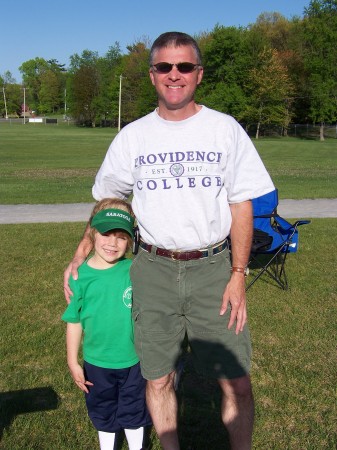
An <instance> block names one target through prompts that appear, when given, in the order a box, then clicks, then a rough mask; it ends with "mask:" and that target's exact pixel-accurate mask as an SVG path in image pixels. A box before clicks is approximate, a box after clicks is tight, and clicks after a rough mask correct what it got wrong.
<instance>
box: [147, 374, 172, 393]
mask: <svg viewBox="0 0 337 450" xmlns="http://www.w3.org/2000/svg"><path fill="white" fill-rule="evenodd" d="M173 381H174V372H171V373H169V374H168V375H164V376H163V377H160V378H157V379H156V380H147V384H146V389H147V391H148V392H151V393H152V392H153V393H156V392H158V393H160V392H163V391H167V390H170V389H173Z"/></svg>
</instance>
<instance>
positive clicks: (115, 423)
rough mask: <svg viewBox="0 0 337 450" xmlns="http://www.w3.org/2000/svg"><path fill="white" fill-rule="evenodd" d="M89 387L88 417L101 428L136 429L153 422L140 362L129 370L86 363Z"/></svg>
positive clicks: (87, 400)
mask: <svg viewBox="0 0 337 450" xmlns="http://www.w3.org/2000/svg"><path fill="white" fill-rule="evenodd" d="M84 373H85V379H86V380H89V381H91V382H92V383H93V384H94V386H88V389H89V394H85V401H86V404H87V408H88V414H89V417H90V419H91V421H92V423H93V425H94V427H95V428H96V429H97V430H99V431H106V432H107V433H116V432H117V431H120V430H122V429H124V428H129V429H137V428H140V427H144V426H147V425H151V424H152V422H151V417H150V415H149V412H148V410H147V407H146V401H145V387H146V380H144V378H143V377H142V375H141V373H140V366H139V363H138V364H136V365H134V366H132V367H128V368H126V369H104V368H102V367H97V366H94V365H92V364H89V363H87V362H84Z"/></svg>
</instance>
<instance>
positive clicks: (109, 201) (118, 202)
mask: <svg viewBox="0 0 337 450" xmlns="http://www.w3.org/2000/svg"><path fill="white" fill-rule="evenodd" d="M103 209H121V210H122V211H126V212H127V213H129V214H130V216H132V217H135V215H134V213H133V211H132V207H131V205H130V203H128V202H126V201H125V200H122V199H120V198H103V199H102V200H100V201H99V202H97V203H96V205H95V206H94V208H93V210H92V212H91V215H90V219H89V223H91V220H92V218H93V217H94V216H95V215H96V214H97V213H98V212H100V211H102V210H103ZM96 233H97V230H96V229H95V228H93V227H90V232H89V236H90V239H91V242H92V243H93V244H94V242H95V234H96ZM125 236H126V237H127V239H128V248H127V249H128V250H130V249H131V247H132V237H131V236H130V235H129V234H128V233H126V232H125Z"/></svg>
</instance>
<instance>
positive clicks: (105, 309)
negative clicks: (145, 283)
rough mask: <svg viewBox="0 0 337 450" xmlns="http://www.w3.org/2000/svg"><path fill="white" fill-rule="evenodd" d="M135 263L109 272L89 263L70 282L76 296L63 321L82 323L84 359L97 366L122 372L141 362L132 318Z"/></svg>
mask: <svg viewBox="0 0 337 450" xmlns="http://www.w3.org/2000/svg"><path fill="white" fill-rule="evenodd" d="M131 263H132V261H131V260H129V259H126V258H123V259H122V260H120V261H119V262H118V263H117V264H115V265H114V266H113V267H111V268H109V269H105V270H98V269H93V268H92V267H89V266H88V264H87V262H85V263H84V264H82V266H80V267H79V271H78V279H77V280H74V279H73V278H71V279H70V282H69V284H70V287H71V289H72V291H73V294H74V295H73V297H72V299H71V302H70V304H69V305H68V307H67V309H66V311H65V312H64V314H63V315H62V320H64V321H65V322H71V323H79V322H80V323H81V325H82V328H83V358H84V360H85V361H87V362H88V363H90V364H93V365H95V366H98V367H103V368H109V369H121V368H126V367H131V366H133V365H134V364H136V363H137V362H138V361H139V358H138V356H137V354H136V351H135V347H134V332H133V321H132V315H131V308H132V286H131V280H130V266H131Z"/></svg>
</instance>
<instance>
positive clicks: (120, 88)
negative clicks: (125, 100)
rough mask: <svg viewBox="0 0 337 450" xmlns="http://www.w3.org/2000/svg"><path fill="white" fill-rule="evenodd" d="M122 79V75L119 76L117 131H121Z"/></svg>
mask: <svg viewBox="0 0 337 450" xmlns="http://www.w3.org/2000/svg"><path fill="white" fill-rule="evenodd" d="M122 78H123V75H122V74H121V75H120V76H119V104H118V131H120V130H121V109H122Z"/></svg>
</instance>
